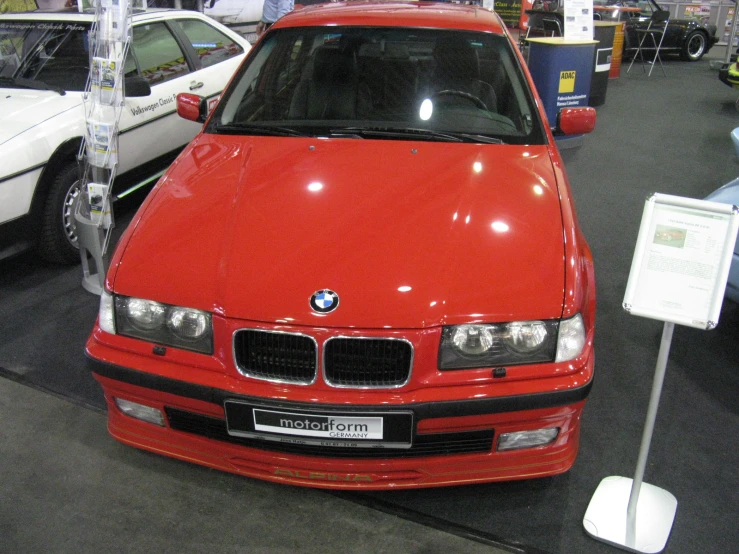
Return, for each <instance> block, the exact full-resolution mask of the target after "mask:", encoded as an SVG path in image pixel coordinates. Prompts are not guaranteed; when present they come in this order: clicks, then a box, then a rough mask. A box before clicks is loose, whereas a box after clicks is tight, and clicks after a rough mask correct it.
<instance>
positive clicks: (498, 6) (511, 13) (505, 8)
mask: <svg viewBox="0 0 739 554" xmlns="http://www.w3.org/2000/svg"><path fill="white" fill-rule="evenodd" d="M521 1H522V0H495V13H497V14H498V15H499V16H500V18H501V19H502V20H503V23H505V24H506V26H507V27H518V22H519V20H520V19H521Z"/></svg>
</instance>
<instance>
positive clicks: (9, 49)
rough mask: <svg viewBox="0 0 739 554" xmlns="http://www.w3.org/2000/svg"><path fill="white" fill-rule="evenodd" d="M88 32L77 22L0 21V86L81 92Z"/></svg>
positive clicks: (84, 81)
mask: <svg viewBox="0 0 739 554" xmlns="http://www.w3.org/2000/svg"><path fill="white" fill-rule="evenodd" d="M89 29H90V26H89V25H87V24H83V23H76V22H63V21H24V20H3V21H0V86H2V87H13V86H17V87H21V88H25V87H30V88H50V89H55V88H56V89H61V90H70V91H84V90H85V84H86V82H87V75H88V74H89V71H90V70H89V68H90V57H89V43H88V34H87V33H88V31H89Z"/></svg>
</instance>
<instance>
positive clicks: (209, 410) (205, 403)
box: [88, 337, 593, 489]
mask: <svg viewBox="0 0 739 554" xmlns="http://www.w3.org/2000/svg"><path fill="white" fill-rule="evenodd" d="M109 354H110V351H109V349H107V348H105V347H102V346H101V345H99V344H96V343H95V339H94V338H92V337H91V339H90V341H89V342H88V360H89V361H88V363H89V365H90V369H91V371H92V373H93V375H94V376H95V378H96V379H97V380H98V381H99V382H100V384H101V385H102V387H103V390H104V392H105V398H106V401H107V403H108V429H109V431H110V433H111V434H112V435H113V436H114V437H115V438H116V439H118V440H119V441H121V442H123V443H125V444H128V445H131V446H135V447H138V448H142V449H145V450H149V451H153V452H156V453H160V454H165V455H168V456H172V457H174V458H178V459H181V460H185V461H190V462H195V463H198V464H202V465H205V466H208V467H212V468H216V469H220V470H223V471H229V472H233V473H237V474H241V475H245V476H249V477H254V478H259V479H264V480H269V481H275V482H281V483H290V484H296V485H303V486H312V487H321V488H341V489H353V488H361V489H389V488H413V487H431V486H445V485H459V484H466V483H481V482H490V481H502V480H511V479H525V478H533V477H545V476H551V475H556V474H559V473H563V472H565V471H567V470H569V469H570V467H571V466H572V465H573V463H574V461H575V458H576V456H577V451H578V445H579V432H580V417H581V413H582V409H583V406H584V404H585V398H586V397H587V395H588V393H589V391H590V388H591V385H592V369H593V359H592V355H591V356H589V357H588V360H587V362H586V363H585V365H584V367H583V369H582V372H580V373H578V374H575V375H570V376H569V377H568V379H569V382H570V383H576V384H577V386H570V387H564V386H563V387H560V388H557V387H554V388H553V389H552V390H550V391H549V392H535V393H531V394H525V393H524V394H514V395H508V396H499V397H488V398H481V399H475V398H473V396H475V395H470V394H469V391H468V392H467V393H466V394H459V391H456V393H455V392H453V391H450V393H449V396H450V399H449V400H443V401H423V400H420V401H416V400H417V398H416V397H413V396H408V397H406V398H405V399H404V398H402V395H399V394H398V393H397V392H395V393H393V394H391V395H388V402H375V403H374V404H366V403H365V404H359V405H358V404H353V403H349V402H347V403H345V404H344V403H342V404H329V403H320V404H317V403H315V402H295V401H291V400H288V399H286V397H285V396H277V395H276V396H273V397H272V398H267V397H265V396H250V395H248V394H244V391H243V390H240V391H238V392H237V391H236V390H235V388H234V387H233V386H231V385H229V384H228V382H227V381H222V383H221V386H210V385H204V384H200V383H196V382H192V381H183V380H178V379H174V378H172V377H165V376H163V375H157V374H153V373H150V372H145V371H138V370H133V369H129V368H126V367H123V366H120V365H115V364H113V363H110V356H109ZM105 359H107V360H108V361H102V360H105ZM583 377H586V378H583ZM578 379H581V380H580V381H578ZM562 383H564V382H562ZM455 390H456V389H455ZM116 398H121V399H124V400H128V401H132V402H136V403H140V404H143V405H145V406H149V407H153V408H156V409H158V410H161V411H162V412H163V413H164V414H165V424H164V426H158V425H154V424H151V423H147V422H144V421H141V420H138V419H135V418H133V417H130V416H128V415H126V414H124V413H123V412H121V411H120V410H119V409H118V407H117V405H116V403H115V399H116ZM226 400H241V401H245V402H252V403H258V404H261V405H265V406H268V407H270V408H273V409H284V410H305V409H309V408H310V409H313V410H315V409H316V408H317V407H319V408H320V409H321V410H325V411H331V410H341V411H342V412H344V413H346V412H352V411H361V412H363V413H367V412H384V413H387V412H395V411H397V412H401V411H402V412H408V411H411V412H412V413H413V421H414V429H413V446H412V447H411V448H409V449H366V448H363V449H359V448H333V449H332V448H331V447H320V446H313V445H311V446H305V445H295V444H291V443H290V442H284V443H283V442H272V441H264V440H259V439H253V438H252V439H246V438H243V437H236V436H231V435H229V434H228V431H227V425H226V419H225V412H224V402H225V401H226ZM551 427H556V428H559V434H558V435H557V437H556V439H555V440H554V441H553V442H552V443H550V444H547V445H545V446H540V447H536V448H528V449H523V450H513V451H502V452H499V451H497V450H496V448H497V441H498V438H499V436H500V435H501V434H502V433H510V432H516V431H525V430H534V429H541V428H551Z"/></svg>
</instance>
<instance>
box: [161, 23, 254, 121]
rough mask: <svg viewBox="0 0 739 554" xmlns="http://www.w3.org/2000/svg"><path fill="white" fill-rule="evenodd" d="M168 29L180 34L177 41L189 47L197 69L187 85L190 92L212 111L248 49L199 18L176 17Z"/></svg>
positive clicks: (244, 44)
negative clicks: (204, 100)
mask: <svg viewBox="0 0 739 554" xmlns="http://www.w3.org/2000/svg"><path fill="white" fill-rule="evenodd" d="M172 26H173V27H174V28H175V29H176V31H177V32H178V33H179V32H181V35H180V37H181V40H182V41H183V42H185V43H186V44H188V45H189V46H191V47H192V49H193V51H194V52H195V55H196V56H197V61H196V63H197V64H199V66H200V67H201V69H199V70H198V71H197V72H196V75H197V78H196V79H195V80H194V82H193V83H191V86H190V88H191V90H190V92H193V93H194V94H198V95H200V96H202V97H204V98H207V99H208V100H209V101H210V102H209V108H210V109H213V107H214V105H215V102H216V101H217V99H218V98H219V97H220V95H221V92H223V89H224V88H226V85H227V84H228V82H229V81H230V80H231V77H232V76H233V74H234V72H235V71H236V69H237V68H238V67H239V65H240V64H241V62H242V60H243V58H244V55H245V53H246V52H247V51H248V50H249V48H251V47H250V46H249V43H248V42H245V41H244V40H243V39H242V40H241V41H237V40H235V39H234V38H233V37H231V36H229V35H226V31H221V30H219V29H216V28H215V27H214V26H213V25H212V23H211V22H207V21H205V20H203V19H196V18H178V19H176V20H174V21H172Z"/></svg>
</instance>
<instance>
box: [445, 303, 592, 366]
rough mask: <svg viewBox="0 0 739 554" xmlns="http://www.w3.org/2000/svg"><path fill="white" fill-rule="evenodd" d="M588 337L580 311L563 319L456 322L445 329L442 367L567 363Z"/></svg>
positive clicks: (580, 351)
mask: <svg viewBox="0 0 739 554" xmlns="http://www.w3.org/2000/svg"><path fill="white" fill-rule="evenodd" d="M585 337H586V333H585V325H584V324H583V320H582V316H581V315H580V314H577V315H576V316H574V317H572V318H570V319H563V320H549V321H512V322H510V323H496V324H483V323H474V324H465V325H453V326H449V327H444V329H443V331H442V335H441V345H440V347H439V369H441V370H446V369H471V368H477V367H494V366H500V365H517V364H533V363H546V362H555V361H556V362H566V361H568V360H572V359H573V358H576V357H577V356H579V355H580V354H581V353H582V350H583V348H584V347H585Z"/></svg>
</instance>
